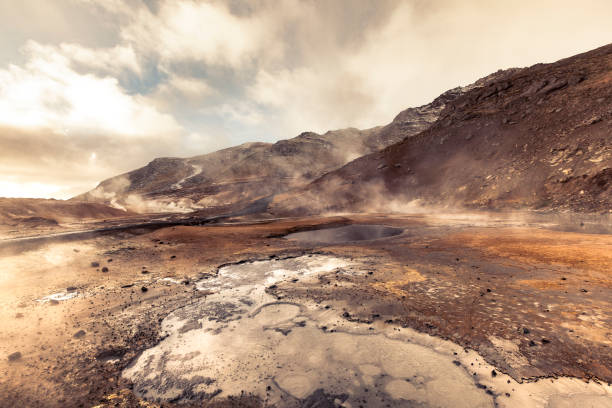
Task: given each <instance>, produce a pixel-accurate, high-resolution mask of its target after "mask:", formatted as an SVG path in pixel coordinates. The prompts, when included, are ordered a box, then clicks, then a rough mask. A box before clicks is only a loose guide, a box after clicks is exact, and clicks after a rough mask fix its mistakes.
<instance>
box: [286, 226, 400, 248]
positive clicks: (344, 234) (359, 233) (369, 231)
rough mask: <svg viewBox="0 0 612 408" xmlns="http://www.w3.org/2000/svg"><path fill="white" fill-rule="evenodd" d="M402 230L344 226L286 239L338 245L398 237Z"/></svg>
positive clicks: (304, 232) (298, 234) (294, 235)
mask: <svg viewBox="0 0 612 408" xmlns="http://www.w3.org/2000/svg"><path fill="white" fill-rule="evenodd" d="M403 231H404V230H403V229H402V228H395V227H389V226H386V225H360V224H353V225H346V226H343V227H335V228H325V229H318V230H312V231H301V232H294V233H292V234H289V235H286V236H285V238H287V239H295V240H297V241H301V242H322V243H325V244H338V243H342V242H352V241H367V240H373V239H380V238H386V237H392V236H395V235H399V234H401V233H402V232H403Z"/></svg>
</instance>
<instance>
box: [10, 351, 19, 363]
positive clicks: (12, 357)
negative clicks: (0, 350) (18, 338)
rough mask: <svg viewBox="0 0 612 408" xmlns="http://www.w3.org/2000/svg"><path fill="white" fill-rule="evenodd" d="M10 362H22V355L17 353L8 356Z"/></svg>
mask: <svg viewBox="0 0 612 408" xmlns="http://www.w3.org/2000/svg"><path fill="white" fill-rule="evenodd" d="M8 360H9V361H17V360H21V353H20V352H18V351H16V352H14V353H12V354H9V356H8Z"/></svg>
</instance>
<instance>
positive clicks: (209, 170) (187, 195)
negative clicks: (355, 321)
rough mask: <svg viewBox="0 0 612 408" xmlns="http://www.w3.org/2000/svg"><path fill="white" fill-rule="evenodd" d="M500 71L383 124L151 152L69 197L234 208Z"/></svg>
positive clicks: (378, 141) (404, 130)
mask: <svg viewBox="0 0 612 408" xmlns="http://www.w3.org/2000/svg"><path fill="white" fill-rule="evenodd" d="M505 74H506V73H502V72H498V73H495V74H492V75H491V76H489V77H487V78H483V79H482V80H480V81H478V82H476V83H475V84H472V85H470V86H468V87H463V88H461V87H458V88H455V89H452V90H450V91H448V92H446V93H444V94H442V95H441V96H440V97H438V98H436V99H435V100H434V101H433V102H431V103H429V104H427V105H424V106H421V107H417V108H409V109H406V110H404V111H403V112H401V113H400V114H398V115H397V116H396V117H395V119H394V120H393V121H392V122H391V123H390V124H388V125H387V126H381V127H376V128H372V129H367V130H358V129H354V128H349V129H342V130H335V131H329V132H327V133H325V134H323V135H319V134H316V133H313V132H305V133H302V134H300V135H299V136H297V137H295V138H293V139H288V140H281V141H279V142H277V143H274V144H270V143H247V144H243V145H240V146H235V147H231V148H228V149H224V150H220V151H216V152H213V153H210V154H206V155H201V156H195V157H191V158H187V159H181V158H158V159H155V160H153V161H152V162H150V163H149V164H147V165H146V166H144V167H142V168H140V169H137V170H134V171H131V172H129V173H126V174H123V175H120V176H117V177H113V178H110V179H108V180H105V181H103V182H101V183H100V184H99V185H98V186H97V187H96V188H95V189H94V190H92V191H90V192H87V193H85V194H83V195H80V196H78V197H75V200H79V201H89V202H100V203H105V204H109V205H113V206H115V207H118V208H128V209H130V210H134V211H137V212H166V211H171V212H172V211H189V210H191V209H206V210H207V211H209V212H211V213H215V212H221V211H229V210H232V209H238V208H241V207H243V206H244V205H246V204H247V203H249V202H253V201H255V200H258V199H262V198H265V197H270V196H272V195H275V194H279V193H282V192H284V191H286V190H288V189H291V188H298V187H301V186H304V185H306V184H307V183H308V182H310V181H312V180H314V179H316V178H318V177H320V176H322V175H324V174H325V173H328V172H330V171H332V170H335V169H337V168H339V167H341V166H342V165H344V164H346V163H348V162H349V161H351V160H353V159H355V158H357V157H360V156H363V155H364V154H368V153H371V152H374V151H378V150H380V149H381V148H384V147H386V146H389V145H391V144H393V143H397V142H399V141H401V140H402V139H403V138H405V137H408V136H412V135H415V134H418V133H419V132H421V131H423V130H425V129H427V128H428V127H429V126H430V125H431V124H432V123H434V122H435V121H436V120H437V119H438V117H439V115H440V113H441V112H442V111H443V109H444V108H445V106H446V105H447V104H448V103H449V102H450V101H453V100H454V99H456V98H457V97H459V96H460V95H462V94H463V93H465V92H467V91H468V90H470V89H473V88H478V87H482V86H483V85H484V84H486V83H488V81H491V80H493V79H494V78H497V77H499V76H500V75H505Z"/></svg>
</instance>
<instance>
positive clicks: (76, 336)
mask: <svg viewBox="0 0 612 408" xmlns="http://www.w3.org/2000/svg"><path fill="white" fill-rule="evenodd" d="M83 336H85V330H82V329H81V330H79V331H78V332H76V333H74V335H73V336H72V337H74V338H75V339H80V338H81V337H83Z"/></svg>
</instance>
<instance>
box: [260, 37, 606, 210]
mask: <svg viewBox="0 0 612 408" xmlns="http://www.w3.org/2000/svg"><path fill="white" fill-rule="evenodd" d="M611 67H612V44H611V45H607V46H604V47H601V48H599V49H596V50H593V51H591V52H587V53H584V54H580V55H577V56H574V57H571V58H567V59H564V60H561V61H558V62H555V63H552V64H538V65H535V66H533V67H530V68H524V69H519V70H511V71H507V72H505V73H501V74H500V75H498V76H497V77H496V78H494V80H493V81H490V82H488V83H486V84H485V85H484V86H481V87H474V88H472V89H470V90H467V91H466V92H464V93H462V94H461V95H459V96H457V97H456V98H453V99H451V100H449V101H448V102H447V103H445V107H444V109H443V110H442V112H441V113H440V117H439V119H438V120H437V121H436V122H435V123H434V124H433V125H432V126H431V127H429V128H428V129H427V130H425V131H423V132H421V133H419V134H418V135H416V136H413V137H409V138H405V139H403V140H402V141H401V142H399V143H396V144H393V145H391V146H389V147H387V148H385V149H383V150H381V151H380V152H376V153H372V154H369V155H366V156H364V157H361V158H358V159H356V160H354V161H352V162H350V163H348V164H347V165H345V166H344V167H342V168H340V169H338V170H335V171H332V172H330V173H328V174H326V175H324V176H322V177H321V178H319V179H317V180H315V181H313V182H312V183H310V184H309V185H308V186H307V187H305V188H302V189H298V190H295V191H294V192H292V193H291V194H284V195H282V196H278V197H276V198H275V199H274V200H273V202H272V203H271V204H270V206H269V209H270V211H271V212H273V213H274V214H279V215H283V214H285V215H286V214H305V213H317V212H321V211H345V210H349V211H361V210H370V211H371V210H380V211H388V210H389V209H395V210H397V209H398V207H400V206H401V205H403V204H405V203H409V202H411V201H413V200H418V203H419V204H421V205H452V206H459V207H460V206H463V207H470V208H487V209H490V208H492V209H498V208H530V209H569V210H573V211H579V212H606V213H608V212H609V211H610V202H611V201H612V188H610V186H611V185H612V69H611ZM407 136H408V134H407ZM396 163H399V164H401V166H400V167H397V166H394V164H396ZM408 168H410V169H411V171H410V172H408V171H407V170H406V169H408ZM390 202H391V203H392V204H393V205H390ZM400 208H401V207H400Z"/></svg>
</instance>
